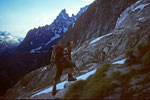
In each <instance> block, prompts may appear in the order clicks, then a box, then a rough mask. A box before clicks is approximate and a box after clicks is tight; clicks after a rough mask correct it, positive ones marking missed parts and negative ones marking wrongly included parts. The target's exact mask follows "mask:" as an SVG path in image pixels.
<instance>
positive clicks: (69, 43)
mask: <svg viewBox="0 0 150 100" xmlns="http://www.w3.org/2000/svg"><path fill="white" fill-rule="evenodd" d="M67 47H69V48H71V49H72V48H74V44H73V41H68V42H67Z"/></svg>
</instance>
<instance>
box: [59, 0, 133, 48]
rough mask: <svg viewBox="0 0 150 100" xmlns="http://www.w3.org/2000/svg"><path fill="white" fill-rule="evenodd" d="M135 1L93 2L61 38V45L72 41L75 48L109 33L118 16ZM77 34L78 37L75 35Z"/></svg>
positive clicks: (103, 0)
mask: <svg viewBox="0 0 150 100" xmlns="http://www.w3.org/2000/svg"><path fill="white" fill-rule="evenodd" d="M135 1H136V0H115V1H113V0H112V1H110V0H95V1H94V2H93V4H91V5H90V6H89V7H88V9H87V11H86V13H84V14H83V15H82V16H81V17H80V18H79V19H78V20H77V21H76V22H75V24H74V27H71V26H70V27H69V29H68V31H67V32H66V33H65V34H64V35H63V38H61V43H62V44H65V43H66V42H67V41H68V40H73V41H74V43H75V44H76V46H78V45H80V44H81V43H83V42H85V41H86V40H88V39H91V38H95V37H98V36H102V35H105V34H107V33H109V32H111V31H112V30H113V29H114V27H115V25H116V21H117V18H118V17H119V16H120V14H121V13H122V12H123V11H124V10H125V9H126V8H127V7H129V6H130V5H131V4H132V3H133V2H135ZM77 34H78V35H77Z"/></svg>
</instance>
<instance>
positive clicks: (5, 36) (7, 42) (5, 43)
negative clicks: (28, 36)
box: [0, 31, 22, 54]
mask: <svg viewBox="0 0 150 100" xmlns="http://www.w3.org/2000/svg"><path fill="white" fill-rule="evenodd" d="M21 41H22V38H19V37H16V36H13V35H11V34H10V33H8V32H6V31H5V32H2V31H0V54H1V53H2V52H3V51H5V50H7V49H10V48H16V47H17V46H18V45H19V44H20V42H21Z"/></svg>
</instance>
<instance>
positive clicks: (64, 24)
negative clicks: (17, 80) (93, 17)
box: [17, 6, 88, 53]
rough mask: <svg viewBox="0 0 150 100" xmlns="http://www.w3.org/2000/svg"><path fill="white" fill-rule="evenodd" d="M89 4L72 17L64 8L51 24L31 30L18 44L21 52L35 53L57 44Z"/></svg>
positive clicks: (18, 49)
mask: <svg viewBox="0 0 150 100" xmlns="http://www.w3.org/2000/svg"><path fill="white" fill-rule="evenodd" d="M87 8H88V6H85V7H83V8H81V9H80V11H79V12H78V13H77V15H74V14H72V16H71V17H69V15H68V14H67V13H66V10H65V9H63V10H62V11H61V12H60V13H59V15H58V16H57V17H56V19H55V20H54V22H53V23H52V24H50V25H46V26H43V27H38V28H34V29H32V30H30V31H29V32H28V33H27V35H26V37H25V39H24V40H23V42H22V43H21V44H20V45H19V46H18V48H17V51H19V52H30V53H35V52H38V51H47V50H48V49H49V48H50V47H52V45H55V44H56V42H57V41H58V40H59V39H60V37H61V36H62V35H63V34H64V33H65V32H66V31H67V30H68V28H69V26H70V25H71V24H73V23H74V22H75V21H76V20H77V19H78V18H79V17H80V16H81V14H82V13H84V12H85V11H86V10H87Z"/></svg>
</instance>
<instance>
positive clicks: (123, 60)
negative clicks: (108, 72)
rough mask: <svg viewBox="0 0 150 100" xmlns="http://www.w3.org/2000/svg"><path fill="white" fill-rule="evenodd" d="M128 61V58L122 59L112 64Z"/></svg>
mask: <svg viewBox="0 0 150 100" xmlns="http://www.w3.org/2000/svg"><path fill="white" fill-rule="evenodd" d="M125 61H126V59H122V60H119V61H116V62H113V63H112V64H124V63H125Z"/></svg>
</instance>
